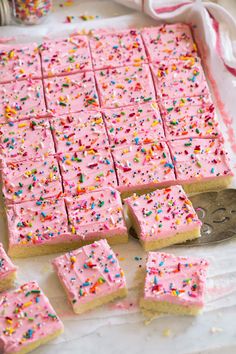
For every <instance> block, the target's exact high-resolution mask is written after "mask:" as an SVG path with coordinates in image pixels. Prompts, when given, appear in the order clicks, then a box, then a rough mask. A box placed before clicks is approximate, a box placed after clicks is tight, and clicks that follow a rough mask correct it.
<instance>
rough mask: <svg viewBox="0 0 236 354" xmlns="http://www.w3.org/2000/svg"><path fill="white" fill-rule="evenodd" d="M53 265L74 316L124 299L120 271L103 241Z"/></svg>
mask: <svg viewBox="0 0 236 354" xmlns="http://www.w3.org/2000/svg"><path fill="white" fill-rule="evenodd" d="M53 265H54V268H55V271H56V273H57V275H58V277H59V280H60V282H61V284H62V286H63V288H64V289H65V291H66V293H67V297H68V299H69V301H70V303H71V305H72V307H73V310H74V312H75V313H78V314H81V313H83V312H85V311H88V310H91V309H93V308H95V307H98V306H101V305H103V304H106V303H108V302H110V301H113V300H115V299H118V298H121V297H125V296H126V295H127V289H126V281H125V277H124V273H123V270H122V269H121V268H120V265H119V263H118V260H117V258H116V255H115V253H114V252H113V251H112V249H111V248H110V246H109V245H108V243H107V241H106V240H100V241H96V242H94V243H92V244H90V245H87V246H84V247H82V248H79V249H77V250H75V251H73V252H69V253H66V254H64V255H62V256H60V257H57V258H56V259H54V261H53Z"/></svg>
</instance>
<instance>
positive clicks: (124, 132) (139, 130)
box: [103, 102, 165, 145]
mask: <svg viewBox="0 0 236 354" xmlns="http://www.w3.org/2000/svg"><path fill="white" fill-rule="evenodd" d="M103 113H104V117H105V122H106V126H107V132H108V136H109V140H110V143H111V144H112V145H120V144H148V143H153V142H157V141H158V140H163V139H165V133H164V128H163V123H162V120H161V115H160V111H159V108H158V105H157V103H156V102H150V103H145V104H142V105H137V106H132V107H124V108H117V109H106V110H104V112H103Z"/></svg>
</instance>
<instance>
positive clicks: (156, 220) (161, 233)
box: [125, 186, 201, 251]
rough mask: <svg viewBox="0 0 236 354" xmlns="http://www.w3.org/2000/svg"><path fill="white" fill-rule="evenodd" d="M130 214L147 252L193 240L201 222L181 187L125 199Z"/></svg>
mask: <svg viewBox="0 0 236 354" xmlns="http://www.w3.org/2000/svg"><path fill="white" fill-rule="evenodd" d="M125 204H126V205H127V207H128V215H129V218H130V220H131V222H132V226H133V227H134V229H135V231H136V234H137V235H138V237H139V240H140V242H141V244H142V246H143V247H144V249H145V251H150V250H155V249H160V248H163V247H167V246H170V245H173V244H175V243H182V242H185V241H188V240H193V239H195V238H197V237H199V236H200V228H201V221H200V220H199V219H198V216H197V214H196V212H195V210H194V209H193V206H192V203H191V201H190V200H189V199H188V197H187V196H186V194H185V192H184V190H183V188H182V187H181V186H172V187H168V188H165V189H158V190H156V191H154V192H152V193H149V194H145V195H141V196H137V195H136V194H133V195H132V196H131V197H130V198H128V199H125Z"/></svg>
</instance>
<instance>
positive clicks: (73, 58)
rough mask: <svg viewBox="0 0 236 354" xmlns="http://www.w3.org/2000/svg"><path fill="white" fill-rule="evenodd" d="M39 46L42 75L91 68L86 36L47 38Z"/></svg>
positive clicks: (55, 74)
mask: <svg viewBox="0 0 236 354" xmlns="http://www.w3.org/2000/svg"><path fill="white" fill-rule="evenodd" d="M39 48H40V52H41V56H42V68H43V76H44V77H48V76H58V75H67V74H69V73H76V72H79V71H86V70H92V62H91V57H90V51H89V44H88V38H87V36H73V37H68V38H63V39H57V40H47V41H44V42H43V43H42V45H41V46H40V47H39Z"/></svg>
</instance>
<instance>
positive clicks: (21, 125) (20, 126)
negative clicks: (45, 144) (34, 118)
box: [18, 123, 27, 128]
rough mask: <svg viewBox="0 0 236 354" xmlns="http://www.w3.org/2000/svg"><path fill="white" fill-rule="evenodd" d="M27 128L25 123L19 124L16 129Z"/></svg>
mask: <svg viewBox="0 0 236 354" xmlns="http://www.w3.org/2000/svg"><path fill="white" fill-rule="evenodd" d="M26 126H27V123H19V124H18V128H23V127H26Z"/></svg>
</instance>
